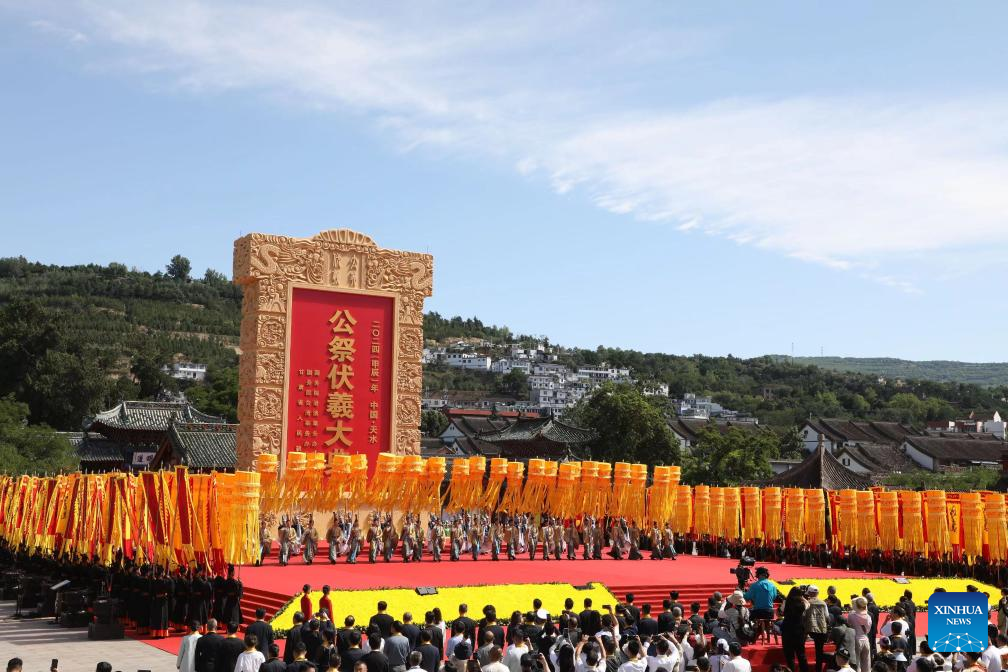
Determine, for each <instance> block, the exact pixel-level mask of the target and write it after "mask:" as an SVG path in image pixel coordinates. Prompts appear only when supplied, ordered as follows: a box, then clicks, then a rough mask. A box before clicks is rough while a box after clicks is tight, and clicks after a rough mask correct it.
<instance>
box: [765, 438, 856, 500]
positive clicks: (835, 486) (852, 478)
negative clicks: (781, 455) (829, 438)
mask: <svg viewBox="0 0 1008 672" xmlns="http://www.w3.org/2000/svg"><path fill="white" fill-rule="evenodd" d="M763 485H768V486H777V487H784V488H824V489H826V490H844V489H854V490H867V489H868V488H870V487H871V485H872V481H871V479H870V478H868V477H867V476H863V475H861V474H858V473H856V472H853V471H851V470H850V469H848V468H847V467H845V466H843V465H842V464H840V462H839V460H837V458H835V457H834V456H833V454H832V453H830V452H829V451H828V450H826V448H825V447H823V446H819V447H818V448H816V450H815V452H814V453H812V454H811V455H809V456H808V457H806V458H805V459H804V460H802V462H801V464H799V465H797V466H795V467H793V468H791V469H788V470H787V471H785V472H784V473H783V474H778V475H776V476H774V477H773V478H770V479H768V480H766V481H763Z"/></svg>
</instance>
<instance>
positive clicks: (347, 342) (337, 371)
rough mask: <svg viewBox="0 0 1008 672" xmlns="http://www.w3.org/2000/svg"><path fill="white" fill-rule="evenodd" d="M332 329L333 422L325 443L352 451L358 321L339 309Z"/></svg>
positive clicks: (330, 396) (329, 397) (330, 397)
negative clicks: (355, 334)
mask: <svg viewBox="0 0 1008 672" xmlns="http://www.w3.org/2000/svg"><path fill="white" fill-rule="evenodd" d="M329 324H330V325H331V327H332V340H331V341H329V373H328V374H327V375H326V377H327V378H328V379H329V394H328V395H327V397H326V413H327V414H328V415H329V422H328V423H327V424H326V428H325V431H326V435H327V436H328V437H329V438H327V439H326V441H325V445H326V447H328V448H334V449H336V450H339V449H344V448H350V447H351V446H352V445H353V438H352V437H351V436H350V434H351V432H352V431H353V426H351V425H349V424H348V423H349V422H350V421H352V420H353V419H354V393H353V389H354V386H353V376H354V370H353V366H352V365H351V363H352V362H353V361H354V353H355V352H357V348H356V342H357V341H356V339H355V338H354V325H356V324H357V320H355V319H354V317H353V315H352V314H351V313H350V311H349V310H344V309H339V310H337V311H336V312H335V313H333V314H332V317H330V318H329Z"/></svg>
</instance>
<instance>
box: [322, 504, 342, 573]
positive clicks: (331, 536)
mask: <svg viewBox="0 0 1008 672" xmlns="http://www.w3.org/2000/svg"><path fill="white" fill-rule="evenodd" d="M339 538H340V528H339V524H338V522H337V520H336V512H335V511H333V514H332V522H330V523H329V529H328V530H326V533H325V540H326V543H327V544H329V564H330V565H335V564H336V556H337V555H338V554H339Z"/></svg>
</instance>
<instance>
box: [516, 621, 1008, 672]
mask: <svg viewBox="0 0 1008 672" xmlns="http://www.w3.org/2000/svg"><path fill="white" fill-rule="evenodd" d="M529 651H530V647H529V645H528V644H526V642H525V633H524V632H522V629H521V628H512V630H511V646H509V647H508V650H507V653H506V654H504V664H505V665H507V668H508V669H509V670H510V671H511V672H522V666H521V657H522V656H523V655H525V654H526V653H528V652H529ZM998 672H1001V671H1000V670H998Z"/></svg>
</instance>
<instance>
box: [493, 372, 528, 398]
mask: <svg viewBox="0 0 1008 672" xmlns="http://www.w3.org/2000/svg"><path fill="white" fill-rule="evenodd" d="M497 390H498V391H499V392H501V393H502V394H509V395H511V396H512V397H515V398H516V399H525V398H527V397H528V391H529V390H528V376H526V375H525V372H524V371H521V370H519V369H511V370H510V371H509V372H508V373H506V374H504V375H503V376H501V379H500V381H499V382H498V384H497Z"/></svg>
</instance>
